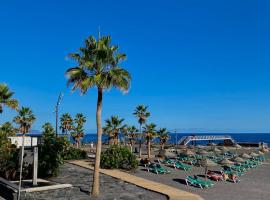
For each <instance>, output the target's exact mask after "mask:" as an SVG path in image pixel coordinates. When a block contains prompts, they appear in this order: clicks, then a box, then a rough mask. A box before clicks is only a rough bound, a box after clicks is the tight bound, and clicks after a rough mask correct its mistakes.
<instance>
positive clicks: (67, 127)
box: [60, 113, 73, 135]
mask: <svg viewBox="0 0 270 200" xmlns="http://www.w3.org/2000/svg"><path fill="white" fill-rule="evenodd" d="M60 123H61V125H60V129H61V130H62V133H64V134H66V135H68V134H69V132H70V131H71V130H72V129H73V119H72V117H71V116H70V114H69V113H64V114H63V115H62V116H61V117H60Z"/></svg>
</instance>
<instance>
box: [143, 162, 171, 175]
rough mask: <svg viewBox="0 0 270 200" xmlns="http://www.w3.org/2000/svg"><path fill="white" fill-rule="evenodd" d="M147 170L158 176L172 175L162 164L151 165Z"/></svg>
mask: <svg viewBox="0 0 270 200" xmlns="http://www.w3.org/2000/svg"><path fill="white" fill-rule="evenodd" d="M147 170H148V171H151V172H153V173H156V174H169V173H171V172H170V171H169V170H167V169H165V168H164V167H162V166H161V165H160V164H156V163H151V164H149V165H148V166H147Z"/></svg>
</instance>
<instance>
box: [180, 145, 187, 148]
mask: <svg viewBox="0 0 270 200" xmlns="http://www.w3.org/2000/svg"><path fill="white" fill-rule="evenodd" d="M178 148H179V149H187V148H188V147H187V146H186V145H178Z"/></svg>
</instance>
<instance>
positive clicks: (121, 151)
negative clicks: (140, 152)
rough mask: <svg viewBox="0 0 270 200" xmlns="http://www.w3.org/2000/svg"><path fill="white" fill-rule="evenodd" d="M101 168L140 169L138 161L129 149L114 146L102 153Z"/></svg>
mask: <svg viewBox="0 0 270 200" xmlns="http://www.w3.org/2000/svg"><path fill="white" fill-rule="evenodd" d="M100 166H101V168H105V169H127V170H131V169H136V168H137V167H138V161H137V158H136V156H135V155H134V154H132V153H131V152H130V149H129V148H127V147H125V146H118V145H113V146H110V147H109V148H108V149H107V150H106V151H104V152H102V153H101V160H100Z"/></svg>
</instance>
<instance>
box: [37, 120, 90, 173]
mask: <svg viewBox="0 0 270 200" xmlns="http://www.w3.org/2000/svg"><path fill="white" fill-rule="evenodd" d="M43 129H44V130H43V132H42V144H41V145H39V162H38V164H39V166H38V167H39V170H38V172H39V177H49V176H56V175H57V173H58V170H59V167H60V166H61V165H62V164H63V163H64V160H70V159H83V158H86V157H87V154H86V152H85V151H82V150H80V149H75V148H73V147H71V145H70V143H69V141H68V140H67V137H56V135H55V131H54V129H53V127H52V125H51V124H49V123H46V124H45V125H44V126H43Z"/></svg>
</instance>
